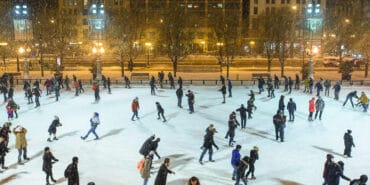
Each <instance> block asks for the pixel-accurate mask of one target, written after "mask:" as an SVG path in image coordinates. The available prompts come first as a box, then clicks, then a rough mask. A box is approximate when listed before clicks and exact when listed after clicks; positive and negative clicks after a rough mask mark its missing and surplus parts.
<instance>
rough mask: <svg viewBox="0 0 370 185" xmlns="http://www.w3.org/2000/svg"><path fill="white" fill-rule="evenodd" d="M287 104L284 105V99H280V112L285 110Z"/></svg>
mask: <svg viewBox="0 0 370 185" xmlns="http://www.w3.org/2000/svg"><path fill="white" fill-rule="evenodd" d="M284 109H285V104H284V98H280V100H279V110H284Z"/></svg>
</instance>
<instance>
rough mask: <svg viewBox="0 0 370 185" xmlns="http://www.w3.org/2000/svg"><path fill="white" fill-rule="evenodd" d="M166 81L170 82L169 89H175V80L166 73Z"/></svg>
mask: <svg viewBox="0 0 370 185" xmlns="http://www.w3.org/2000/svg"><path fill="white" fill-rule="evenodd" d="M167 76H168V81H170V89H175V80H174V79H173V76H172V73H171V72H169V73H168V75H167Z"/></svg>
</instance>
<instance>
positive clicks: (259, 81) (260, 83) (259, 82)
mask: <svg viewBox="0 0 370 185" xmlns="http://www.w3.org/2000/svg"><path fill="white" fill-rule="evenodd" d="M264 84H265V80H264V79H263V78H262V77H260V78H258V88H260V89H261V88H263V85H264Z"/></svg>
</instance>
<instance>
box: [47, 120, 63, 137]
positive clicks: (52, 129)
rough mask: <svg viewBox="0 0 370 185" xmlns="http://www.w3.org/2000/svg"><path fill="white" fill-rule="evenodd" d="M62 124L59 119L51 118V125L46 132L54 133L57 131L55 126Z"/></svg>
mask: <svg viewBox="0 0 370 185" xmlns="http://www.w3.org/2000/svg"><path fill="white" fill-rule="evenodd" d="M59 126H62V124H61V123H60V122H59V120H56V119H55V120H53V122H51V125H50V126H49V129H48V132H49V134H55V133H56V132H57V127H59Z"/></svg>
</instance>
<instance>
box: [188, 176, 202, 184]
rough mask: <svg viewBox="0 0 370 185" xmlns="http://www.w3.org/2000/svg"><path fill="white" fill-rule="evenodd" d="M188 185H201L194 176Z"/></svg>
mask: <svg viewBox="0 0 370 185" xmlns="http://www.w3.org/2000/svg"><path fill="white" fill-rule="evenodd" d="M186 185H200V182H199V179H198V177H195V176H192V177H191V178H190V179H189V180H188V183H187V184H186Z"/></svg>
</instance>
